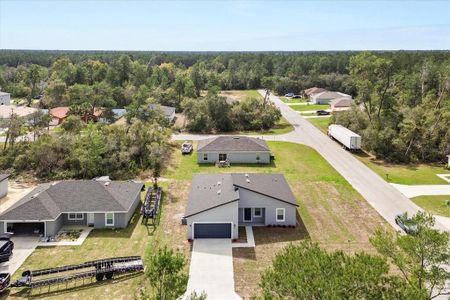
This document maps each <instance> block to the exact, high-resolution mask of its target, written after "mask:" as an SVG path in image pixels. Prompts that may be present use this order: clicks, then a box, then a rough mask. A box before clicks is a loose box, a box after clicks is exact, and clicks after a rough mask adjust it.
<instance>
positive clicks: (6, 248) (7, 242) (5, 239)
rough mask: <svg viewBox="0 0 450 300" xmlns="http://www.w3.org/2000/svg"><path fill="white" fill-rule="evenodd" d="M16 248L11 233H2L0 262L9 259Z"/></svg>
mask: <svg viewBox="0 0 450 300" xmlns="http://www.w3.org/2000/svg"><path fill="white" fill-rule="evenodd" d="M13 249H14V243H13V241H11V234H10V233H4V234H2V235H0V263H2V262H5V261H8V260H9V258H10V257H11V255H12V253H13Z"/></svg>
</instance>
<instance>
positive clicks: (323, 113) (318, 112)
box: [316, 110, 330, 116]
mask: <svg viewBox="0 0 450 300" xmlns="http://www.w3.org/2000/svg"><path fill="white" fill-rule="evenodd" d="M329 114H330V112H329V111H326V110H318V111H316V115H318V116H328V115H329Z"/></svg>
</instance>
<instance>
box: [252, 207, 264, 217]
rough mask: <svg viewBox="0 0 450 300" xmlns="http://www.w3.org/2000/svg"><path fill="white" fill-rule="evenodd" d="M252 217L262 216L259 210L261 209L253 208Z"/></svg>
mask: <svg viewBox="0 0 450 300" xmlns="http://www.w3.org/2000/svg"><path fill="white" fill-rule="evenodd" d="M253 216H254V217H261V216H262V209H261V207H255V208H254V209H253Z"/></svg>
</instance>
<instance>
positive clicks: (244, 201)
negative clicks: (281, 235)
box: [239, 188, 297, 225]
mask: <svg viewBox="0 0 450 300" xmlns="http://www.w3.org/2000/svg"><path fill="white" fill-rule="evenodd" d="M239 197H240V200H239V210H242V209H243V208H245V207H247V208H248V207H252V208H254V207H261V208H265V217H266V218H265V225H296V224H297V207H296V206H294V205H292V204H288V203H286V202H282V201H279V200H276V199H273V198H271V197H268V196H265V195H262V194H258V193H255V192H252V191H249V190H247V189H244V188H239ZM277 208H284V211H285V218H284V219H285V221H284V222H277V221H276V209H277ZM242 225H245V223H243V224H242Z"/></svg>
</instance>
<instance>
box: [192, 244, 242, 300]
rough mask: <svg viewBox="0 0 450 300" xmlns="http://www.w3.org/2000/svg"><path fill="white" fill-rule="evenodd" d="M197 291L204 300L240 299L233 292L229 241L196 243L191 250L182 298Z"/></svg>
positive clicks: (231, 255)
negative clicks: (187, 276)
mask: <svg viewBox="0 0 450 300" xmlns="http://www.w3.org/2000/svg"><path fill="white" fill-rule="evenodd" d="M194 291H196V292H197V295H198V294H201V293H202V292H205V293H206V296H207V299H211V300H214V299H217V300H219V299H223V300H225V299H226V300H233V299H241V297H239V295H237V294H236V293H235V291H234V274H233V254H232V250H231V240H230V239H196V240H194V246H193V249H192V257H191V265H190V269H189V282H188V286H187V292H186V294H185V297H184V298H186V297H188V296H189V295H190V294H191V293H192V292H194Z"/></svg>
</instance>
